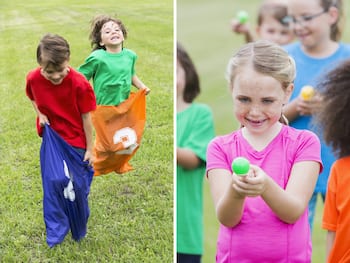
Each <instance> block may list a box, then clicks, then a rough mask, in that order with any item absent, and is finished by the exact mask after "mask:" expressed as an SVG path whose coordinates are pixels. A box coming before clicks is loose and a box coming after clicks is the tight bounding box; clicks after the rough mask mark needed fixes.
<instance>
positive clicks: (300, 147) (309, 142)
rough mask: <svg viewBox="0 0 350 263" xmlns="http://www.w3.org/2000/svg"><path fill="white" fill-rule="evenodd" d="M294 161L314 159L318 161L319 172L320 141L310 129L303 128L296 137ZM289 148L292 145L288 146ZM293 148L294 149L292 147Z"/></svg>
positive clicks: (321, 167) (320, 161) (321, 168)
mask: <svg viewBox="0 0 350 263" xmlns="http://www.w3.org/2000/svg"><path fill="white" fill-rule="evenodd" d="M295 145H296V146H297V149H296V151H295V152H296V155H295V160H294V162H301V161H315V162H318V163H320V173H321V172H322V170H323V165H322V160H321V143H320V140H319V138H318V137H317V135H316V134H314V133H313V132H311V131H308V130H303V131H302V132H301V133H300V135H299V138H298V142H297V143H295ZM290 149H291V150H292V149H293V147H291V148H290ZM293 150H295V149H293Z"/></svg>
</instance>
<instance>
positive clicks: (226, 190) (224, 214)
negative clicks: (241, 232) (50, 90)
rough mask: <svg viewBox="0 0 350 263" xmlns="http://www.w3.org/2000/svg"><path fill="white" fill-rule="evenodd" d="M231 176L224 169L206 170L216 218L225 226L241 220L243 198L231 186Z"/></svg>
mask: <svg viewBox="0 0 350 263" xmlns="http://www.w3.org/2000/svg"><path fill="white" fill-rule="evenodd" d="M232 177H233V175H232V174H231V173H230V172H229V171H227V170H225V169H213V170H210V171H209V172H208V180H209V185H210V190H211V195H212V198H213V201H214V206H215V210H216V215H217V218H218V220H219V222H220V223H221V224H223V225H225V226H227V227H234V226H235V225H237V224H238V223H239V221H240V220H241V218H242V214H243V205H244V199H245V198H244V196H242V195H239V194H238V192H237V191H236V190H235V189H234V188H233V187H232V184H233V183H234V181H233V180H232Z"/></svg>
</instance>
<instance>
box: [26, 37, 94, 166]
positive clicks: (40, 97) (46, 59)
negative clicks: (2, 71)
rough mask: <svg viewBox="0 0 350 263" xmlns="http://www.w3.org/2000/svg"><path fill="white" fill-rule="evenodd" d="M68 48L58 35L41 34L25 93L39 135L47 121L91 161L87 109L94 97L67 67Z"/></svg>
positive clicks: (84, 81) (80, 78)
mask: <svg viewBox="0 0 350 263" xmlns="http://www.w3.org/2000/svg"><path fill="white" fill-rule="evenodd" d="M69 57H70V49H69V44H68V43H67V41H66V40H65V39H63V38H62V37H60V36H58V35H52V34H47V35H45V36H44V37H43V38H42V39H41V41H40V43H39V45H38V48H37V61H38V63H39V65H40V66H39V67H38V68H36V69H34V70H32V71H31V72H29V74H28V75H27V84H26V93H27V96H28V97H29V99H30V100H31V101H32V103H33V106H34V109H35V111H36V113H37V130H38V134H39V136H41V135H42V129H43V127H44V125H45V124H50V126H51V128H52V129H53V130H55V131H56V132H57V133H58V134H59V135H60V136H61V137H62V138H63V139H64V140H65V141H66V142H67V143H68V144H70V145H71V146H73V147H75V148H78V149H82V150H85V156H84V161H89V163H90V164H92V162H93V154H92V148H93V126H92V121H91V117H90V112H91V111H93V110H95V108H96V99H95V94H94V91H93V89H92V87H91V85H90V83H89V82H88V81H87V80H86V79H85V77H84V76H83V75H82V74H80V73H79V72H77V71H76V70H74V69H73V68H71V67H70V66H69Z"/></svg>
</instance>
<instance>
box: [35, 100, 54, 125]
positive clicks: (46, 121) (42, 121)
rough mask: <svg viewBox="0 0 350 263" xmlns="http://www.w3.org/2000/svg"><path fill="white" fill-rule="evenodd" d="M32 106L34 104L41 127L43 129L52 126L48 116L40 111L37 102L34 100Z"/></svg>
mask: <svg viewBox="0 0 350 263" xmlns="http://www.w3.org/2000/svg"><path fill="white" fill-rule="evenodd" d="M32 104H33V108H34V110H35V112H36V114H37V116H38V118H39V125H40V126H41V127H43V126H44V125H45V124H49V125H50V122H49V119H48V118H47V116H46V115H45V114H42V113H41V112H40V110H39V109H38V106H37V105H36V102H35V101H34V100H32Z"/></svg>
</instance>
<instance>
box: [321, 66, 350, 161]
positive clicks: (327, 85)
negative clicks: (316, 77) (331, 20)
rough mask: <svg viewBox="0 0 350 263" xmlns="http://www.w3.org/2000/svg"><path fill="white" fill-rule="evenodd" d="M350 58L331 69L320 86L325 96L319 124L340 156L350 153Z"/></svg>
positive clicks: (328, 142)
mask: <svg viewBox="0 0 350 263" xmlns="http://www.w3.org/2000/svg"><path fill="white" fill-rule="evenodd" d="M349 85H350V59H347V60H345V61H343V62H342V63H341V64H339V65H338V66H337V67H336V68H334V69H332V70H331V71H329V72H328V73H327V74H326V75H325V77H324V79H323V81H321V82H320V84H319V86H318V88H319V89H320V93H321V95H322V97H323V103H322V108H321V110H320V112H319V113H318V114H317V116H316V117H317V118H316V120H317V124H319V128H320V131H321V132H322V133H323V137H324V139H325V141H326V143H327V144H329V145H330V146H331V147H332V148H333V151H334V152H335V153H336V154H338V155H339V157H345V156H349V155H350V121H349V112H350V103H349V101H350V89H349Z"/></svg>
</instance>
